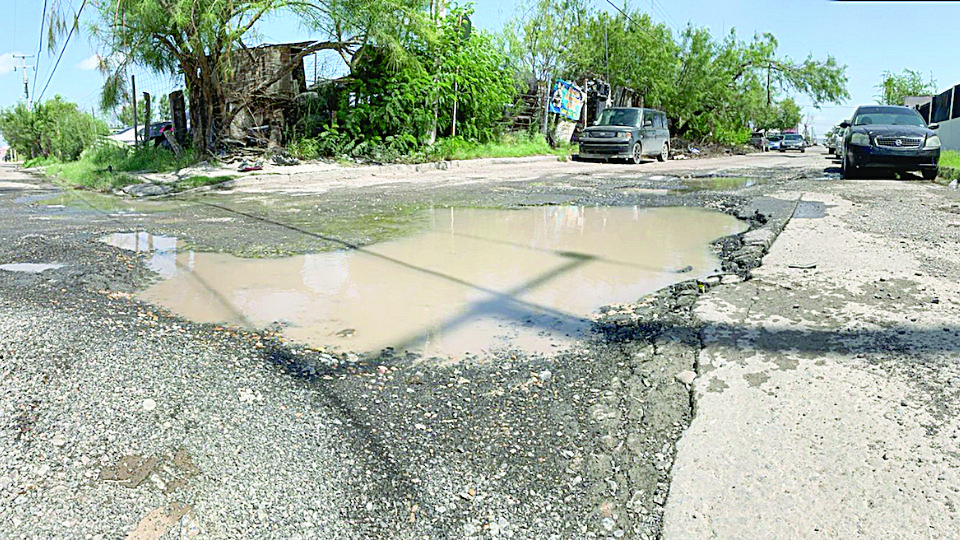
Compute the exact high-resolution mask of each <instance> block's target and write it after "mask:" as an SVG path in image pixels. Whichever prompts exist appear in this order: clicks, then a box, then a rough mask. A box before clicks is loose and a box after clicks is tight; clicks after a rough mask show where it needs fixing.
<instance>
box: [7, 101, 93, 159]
mask: <svg viewBox="0 0 960 540" xmlns="http://www.w3.org/2000/svg"><path fill="white" fill-rule="evenodd" d="M107 132H108V130H107V126H106V124H105V123H104V122H102V121H100V120H98V119H97V118H94V117H93V116H91V115H90V114H87V113H84V112H83V111H81V110H80V109H79V107H78V106H77V104H76V103H70V102H68V101H66V100H64V99H63V98H62V97H60V96H55V97H54V98H53V99H49V100H47V101H45V102H43V103H36V104H34V107H33V108H30V107H29V106H27V104H26V103H23V102H20V103H18V104H16V105H15V106H13V107H10V108H8V109H5V110H3V111H2V112H0V134H2V135H3V138H4V139H6V141H7V142H8V143H9V144H10V146H11V147H13V148H14V149H15V150H16V151H17V152H18V153H20V154H21V155H23V156H27V157H30V158H35V157H55V158H57V159H59V160H61V161H72V160H75V159H77V158H78V157H80V153H81V152H83V150H85V149H87V148H90V147H91V146H93V144H94V143H95V142H96V141H97V139H98V138H99V137H100V136H102V135H106V134H107Z"/></svg>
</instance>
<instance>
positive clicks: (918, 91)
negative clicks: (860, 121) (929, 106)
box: [876, 69, 937, 105]
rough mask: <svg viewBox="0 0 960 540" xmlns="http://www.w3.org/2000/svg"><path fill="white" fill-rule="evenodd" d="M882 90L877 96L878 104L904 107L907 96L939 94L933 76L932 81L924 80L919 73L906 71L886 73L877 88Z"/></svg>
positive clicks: (910, 70)
mask: <svg viewBox="0 0 960 540" xmlns="http://www.w3.org/2000/svg"><path fill="white" fill-rule="evenodd" d="M876 88H877V89H878V90H880V94H878V95H877V103H879V104H881V105H903V102H904V100H905V98H906V97H907V96H929V95H931V94H934V93H936V92H937V81H936V80H934V78H933V75H930V79H929V80H927V81H924V80H923V76H922V75H920V72H919V71H914V70H912V69H904V70H903V71H902V72H900V73H899V74H897V73H893V72H891V71H884V72H883V76H882V78H881V81H880V84H878V85H877V86H876Z"/></svg>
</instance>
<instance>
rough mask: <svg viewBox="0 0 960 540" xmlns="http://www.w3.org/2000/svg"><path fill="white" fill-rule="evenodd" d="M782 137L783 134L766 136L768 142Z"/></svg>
mask: <svg viewBox="0 0 960 540" xmlns="http://www.w3.org/2000/svg"><path fill="white" fill-rule="evenodd" d="M782 138H783V135H771V136H769V137H767V140H769V141H770V142H777V141H779V140H780V139H782Z"/></svg>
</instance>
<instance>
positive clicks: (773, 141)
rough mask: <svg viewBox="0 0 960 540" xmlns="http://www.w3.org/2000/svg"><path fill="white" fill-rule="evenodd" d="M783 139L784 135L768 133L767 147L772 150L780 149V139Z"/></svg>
mask: <svg viewBox="0 0 960 540" xmlns="http://www.w3.org/2000/svg"><path fill="white" fill-rule="evenodd" d="M782 140H783V135H768V136H767V148H768V149H770V150H771V151H772V150H779V149H780V141H782Z"/></svg>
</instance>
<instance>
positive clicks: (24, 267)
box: [0, 263, 66, 274]
mask: <svg viewBox="0 0 960 540" xmlns="http://www.w3.org/2000/svg"><path fill="white" fill-rule="evenodd" d="M64 266H66V265H65V264H58V263H9V264H0V270H6V271H8V272H25V273H28V274H39V273H41V272H46V271H47V270H56V269H58V268H63V267H64Z"/></svg>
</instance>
